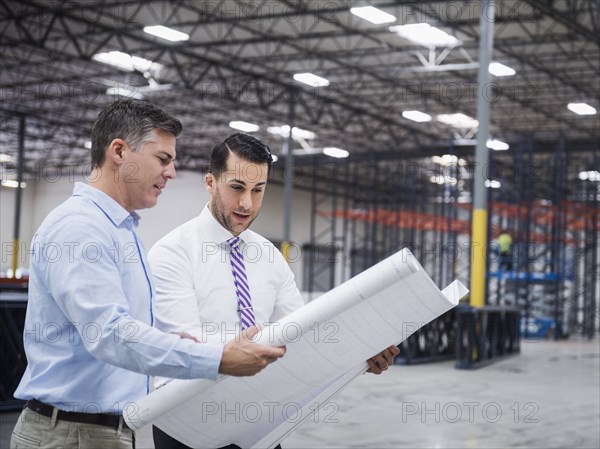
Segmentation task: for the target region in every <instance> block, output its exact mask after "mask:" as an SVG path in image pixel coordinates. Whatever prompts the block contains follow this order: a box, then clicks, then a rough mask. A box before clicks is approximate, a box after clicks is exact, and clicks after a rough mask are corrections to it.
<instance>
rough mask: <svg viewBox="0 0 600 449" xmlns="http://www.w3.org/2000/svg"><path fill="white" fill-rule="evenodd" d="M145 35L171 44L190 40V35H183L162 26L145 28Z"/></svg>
mask: <svg viewBox="0 0 600 449" xmlns="http://www.w3.org/2000/svg"><path fill="white" fill-rule="evenodd" d="M144 33H148V34H151V35H153V36H156V37H160V38H161V39H165V40H168V41H171V42H181V41H187V40H188V39H189V38H190V35H189V34H186V33H182V32H181V31H177V30H174V29H173V28H168V27H165V26H162V25H151V26H147V27H144Z"/></svg>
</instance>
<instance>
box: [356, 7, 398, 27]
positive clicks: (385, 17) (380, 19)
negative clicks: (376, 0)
mask: <svg viewBox="0 0 600 449" xmlns="http://www.w3.org/2000/svg"><path fill="white" fill-rule="evenodd" d="M350 12H351V13H352V14H354V15H355V16H358V17H360V18H361V19H365V20H367V21H368V22H371V23H374V24H375V25H381V24H382V23H391V22H395V21H396V16H393V15H391V14H388V13H387V12H385V11H382V10H381V9H377V8H375V7H374V6H359V7H356V8H350Z"/></svg>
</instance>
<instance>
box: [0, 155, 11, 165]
mask: <svg viewBox="0 0 600 449" xmlns="http://www.w3.org/2000/svg"><path fill="white" fill-rule="evenodd" d="M12 161H13V158H12V156H11V155H10V154H6V153H0V164H1V163H3V162H12Z"/></svg>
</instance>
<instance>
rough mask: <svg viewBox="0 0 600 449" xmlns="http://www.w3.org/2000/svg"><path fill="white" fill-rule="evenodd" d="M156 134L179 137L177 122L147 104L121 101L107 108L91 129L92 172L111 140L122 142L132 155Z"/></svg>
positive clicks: (97, 165)
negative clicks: (158, 132)
mask: <svg viewBox="0 0 600 449" xmlns="http://www.w3.org/2000/svg"><path fill="white" fill-rule="evenodd" d="M156 130H161V131H164V132H167V133H170V134H173V135H174V136H175V137H177V136H178V135H179V133H181V130H182V125H181V122H180V121H179V120H177V119H176V118H175V117H172V116H171V115H169V114H167V113H166V112H165V111H163V110H162V109H160V108H159V107H157V106H155V105H153V104H152V103H149V102H147V101H140V100H132V99H124V100H117V101H115V102H114V103H112V104H109V105H108V106H107V107H106V108H104V110H103V111H102V112H100V114H98V118H97V119H96V123H94V128H93V129H92V150H91V155H92V168H96V167H100V166H101V165H102V164H103V163H104V159H105V155H106V148H107V147H108V145H109V144H110V143H111V142H112V141H113V140H114V139H123V140H124V141H125V142H127V145H129V147H130V148H131V149H132V150H133V151H139V150H140V149H141V148H142V147H143V146H144V144H145V143H147V142H148V141H150V140H152V139H153V138H154V136H155V132H156Z"/></svg>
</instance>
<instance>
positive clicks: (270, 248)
mask: <svg viewBox="0 0 600 449" xmlns="http://www.w3.org/2000/svg"><path fill="white" fill-rule="evenodd" d="M231 237H232V234H231V233H230V232H229V231H228V230H227V229H225V228H224V227H223V226H221V224H220V223H219V222H218V221H217V220H216V219H215V218H214V216H213V215H212V213H211V211H210V209H209V208H208V205H207V206H206V207H205V208H204V209H203V211H202V212H201V213H200V215H199V216H198V217H196V218H194V219H192V220H190V221H188V222H187V223H184V224H183V225H181V226H179V227H178V228H176V229H174V230H173V231H171V232H170V233H169V234H167V235H166V236H165V237H163V238H162V239H161V240H159V241H158V242H157V243H156V245H154V246H153V247H152V249H151V250H150V252H149V253H148V260H149V263H150V266H151V269H152V273H153V275H154V280H155V286H156V299H155V303H154V312H155V325H156V327H158V328H159V329H161V330H163V331H165V332H188V333H190V334H192V335H194V336H195V337H197V338H198V339H199V340H200V341H201V342H203V343H217V342H221V343H225V342H226V341H229V340H231V339H232V338H233V337H235V335H237V334H238V333H239V331H240V324H239V321H240V319H239V315H238V312H237V307H238V305H237V304H238V299H237V296H236V290H235V286H234V283H233V274H232V271H231V263H230V259H229V257H230V256H229V253H230V246H229V244H228V243H227V240H228V239H230V238H231ZM239 237H240V239H241V241H242V242H241V244H240V249H241V251H242V254H243V255H244V264H245V268H246V275H247V277H248V284H249V286H250V295H251V297H252V306H253V309H254V316H255V318H256V323H257V324H259V325H265V324H267V323H269V322H273V321H277V320H278V319H280V318H283V317H284V316H286V315H288V314H289V313H291V312H293V311H294V310H296V309H298V308H300V307H302V306H303V305H304V301H303V299H302V296H301V295H300V292H299V291H298V288H297V286H296V283H295V281H294V275H293V273H292V271H291V269H290V267H289V266H288V264H287V262H286V261H285V259H284V258H283V256H282V254H281V253H280V252H279V250H278V249H277V248H275V246H274V245H273V244H272V243H271V242H270V241H268V240H267V239H265V238H264V237H262V236H260V235H259V234H257V233H256V232H253V231H251V230H249V229H247V230H245V231H244V232H242V233H241V234H240V235H239Z"/></svg>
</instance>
